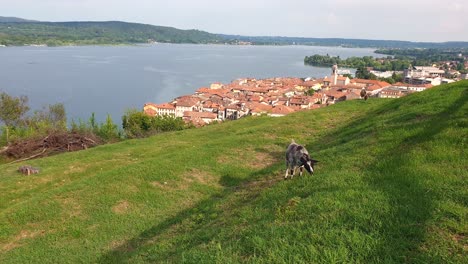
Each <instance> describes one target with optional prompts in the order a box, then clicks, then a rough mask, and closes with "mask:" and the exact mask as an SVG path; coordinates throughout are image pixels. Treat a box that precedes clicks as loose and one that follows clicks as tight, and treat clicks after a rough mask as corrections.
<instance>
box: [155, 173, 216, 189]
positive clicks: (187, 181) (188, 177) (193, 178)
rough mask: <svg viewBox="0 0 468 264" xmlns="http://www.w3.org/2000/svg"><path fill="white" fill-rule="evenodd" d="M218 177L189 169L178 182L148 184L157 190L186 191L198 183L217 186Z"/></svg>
mask: <svg viewBox="0 0 468 264" xmlns="http://www.w3.org/2000/svg"><path fill="white" fill-rule="evenodd" d="M217 179H218V177H217V176H215V175H213V174H210V173H208V172H206V171H203V170H200V169H191V170H189V171H187V172H185V173H184V174H183V175H182V180H180V181H175V180H171V181H164V182H163V181H153V182H150V184H151V185H152V186H153V187H155V188H158V189H165V190H187V189H188V188H189V187H190V186H191V185H192V184H194V183H199V184H203V185H210V186H217V185H218V184H219V181H218V180H217Z"/></svg>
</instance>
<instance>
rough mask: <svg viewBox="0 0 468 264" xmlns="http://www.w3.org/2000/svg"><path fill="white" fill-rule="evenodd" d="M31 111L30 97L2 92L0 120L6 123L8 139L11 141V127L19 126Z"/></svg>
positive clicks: (0, 97)
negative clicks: (14, 95) (25, 115)
mask: <svg viewBox="0 0 468 264" xmlns="http://www.w3.org/2000/svg"><path fill="white" fill-rule="evenodd" d="M28 111H29V106H28V97H27V96H20V97H13V96H10V95H8V94H7V93H5V92H2V93H1V94H0V121H2V122H3V123H5V131H6V141H7V143H8V142H9V129H10V127H14V126H18V125H19V124H20V122H21V120H22V118H23V116H24V114H26V112H28Z"/></svg>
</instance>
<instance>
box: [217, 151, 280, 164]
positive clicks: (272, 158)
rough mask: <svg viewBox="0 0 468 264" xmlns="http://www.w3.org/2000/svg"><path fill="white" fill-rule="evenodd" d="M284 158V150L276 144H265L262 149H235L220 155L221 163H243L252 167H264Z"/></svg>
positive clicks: (219, 160)
mask: <svg viewBox="0 0 468 264" xmlns="http://www.w3.org/2000/svg"><path fill="white" fill-rule="evenodd" d="M282 158H283V156H282V150H281V151H280V150H279V147H278V146H276V145H270V146H264V147H262V149H253V148H245V149H234V150H232V151H231V153H230V155H223V156H220V157H219V158H218V159H217V161H218V162H219V163H231V164H232V163H234V164H242V165H244V166H247V167H249V168H252V169H263V168H266V167H269V166H271V165H273V164H274V163H276V162H279V161H280V160H281V159H282Z"/></svg>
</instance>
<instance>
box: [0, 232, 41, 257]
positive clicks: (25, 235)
mask: <svg viewBox="0 0 468 264" xmlns="http://www.w3.org/2000/svg"><path fill="white" fill-rule="evenodd" d="M42 234H45V230H35V231H31V230H21V232H20V233H19V234H18V235H16V236H15V237H14V238H13V240H12V241H11V242H9V243H7V244H5V245H4V246H2V251H4V252H7V251H10V250H12V249H14V248H17V247H20V246H21V245H22V243H21V241H22V240H25V239H30V238H34V237H36V236H38V235H42Z"/></svg>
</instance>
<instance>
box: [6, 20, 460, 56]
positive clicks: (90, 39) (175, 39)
mask: <svg viewBox="0 0 468 264" xmlns="http://www.w3.org/2000/svg"><path fill="white" fill-rule="evenodd" d="M154 41H156V42H162V43H200V44H205V43H230V44H252V45H313V46H341V47H366V48H444V49H450V48H468V42H461V41H460V42H454V41H452V42H440V43H436V42H411V41H400V40H369V39H345V38H304V37H275V36H240V35H224V34H212V33H208V32H205V31H200V30H195V29H192V30H181V29H177V28H173V27H163V26H153V25H148V24H139V23H128V22H121V21H106V22H40V21H33V20H26V19H22V18H16V17H0V45H5V46H22V45H31V44H45V45H48V46H61V45H113V44H132V43H148V42H154Z"/></svg>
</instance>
